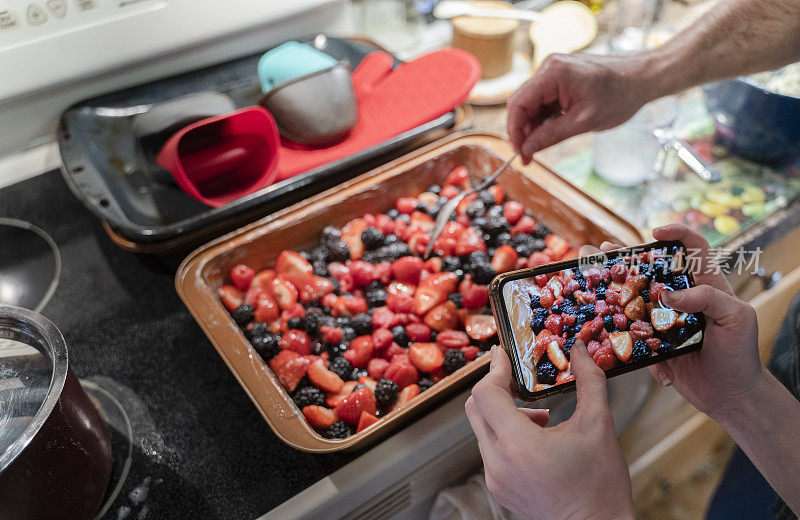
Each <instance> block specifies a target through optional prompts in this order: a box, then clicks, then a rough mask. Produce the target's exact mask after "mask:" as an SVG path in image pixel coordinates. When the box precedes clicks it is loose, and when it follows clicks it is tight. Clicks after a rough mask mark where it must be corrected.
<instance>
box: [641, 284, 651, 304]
mask: <svg viewBox="0 0 800 520" xmlns="http://www.w3.org/2000/svg"><path fill="white" fill-rule="evenodd" d="M639 296H641V297H642V299H644V302H645V303H650V289H649V288H647V287H645V288H644V289H642V290H641V291H639Z"/></svg>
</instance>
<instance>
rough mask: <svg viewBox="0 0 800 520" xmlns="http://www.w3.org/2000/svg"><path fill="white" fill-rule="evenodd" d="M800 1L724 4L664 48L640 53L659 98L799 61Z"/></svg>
mask: <svg viewBox="0 0 800 520" xmlns="http://www.w3.org/2000/svg"><path fill="white" fill-rule="evenodd" d="M798 13H800V1H798V0H724V1H722V2H720V3H719V4H718V5H716V6H715V7H713V8H712V9H711V11H709V12H708V13H706V14H705V15H704V16H703V17H701V18H700V20H698V21H697V22H696V23H695V24H693V25H692V26H691V27H688V28H687V29H685V30H684V31H683V32H681V33H680V34H678V35H676V36H675V37H674V38H673V39H672V40H670V41H669V42H667V43H666V44H665V45H664V46H662V47H660V48H658V49H654V50H651V51H647V52H645V53H643V54H642V55H641V58H642V63H641V66H642V68H643V71H649V73H648V77H649V81H650V83H651V84H652V88H653V90H652V92H653V95H652V96H651V99H656V98H658V97H661V96H665V95H668V94H674V93H676V92H680V91H682V90H685V89H687V88H689V87H692V86H695V85H701V84H703V83H709V82H711V81H717V80H720V79H724V78H729V77H733V76H742V75H747V74H753V73H755V72H761V71H765V70H772V69H776V68H779V67H782V66H784V65H786V64H789V63H792V62H795V61H798V60H800V14H798Z"/></svg>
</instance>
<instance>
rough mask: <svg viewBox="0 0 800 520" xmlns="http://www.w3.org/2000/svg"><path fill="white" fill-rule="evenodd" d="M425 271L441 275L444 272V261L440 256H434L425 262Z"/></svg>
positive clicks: (423, 267) (423, 268)
mask: <svg viewBox="0 0 800 520" xmlns="http://www.w3.org/2000/svg"><path fill="white" fill-rule="evenodd" d="M422 270H423V271H427V272H429V273H441V272H442V259H441V258H439V257H438V256H434V257H433V258H429V259H427V260H426V261H425V264H424V265H423V266H422Z"/></svg>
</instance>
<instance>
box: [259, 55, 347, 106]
mask: <svg viewBox="0 0 800 520" xmlns="http://www.w3.org/2000/svg"><path fill="white" fill-rule="evenodd" d="M334 65H336V59H334V58H333V56H330V55H328V54H325V53H324V52H322V51H319V50H317V49H315V48H314V47H312V46H311V45H306V44H305V43H299V42H286V43H284V44H282V45H279V46H278V47H275V48H274V49H272V50H270V51H268V52H266V53H265V54H264V55H263V56H262V57H261V59H260V60H259V62H258V81H259V83H261V90H262V91H263V92H264V93H265V94H266V93H267V92H269V91H270V90H272V89H273V88H274V87H275V85H277V84H279V83H282V82H284V81H288V80H290V79H294V78H298V77H300V76H305V75H306V74H311V73H313V72H317V71H320V70H323V69H328V68H330V67H333V66H334Z"/></svg>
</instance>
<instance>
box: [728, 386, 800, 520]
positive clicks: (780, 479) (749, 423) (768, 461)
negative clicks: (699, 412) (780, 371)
mask: <svg viewBox="0 0 800 520" xmlns="http://www.w3.org/2000/svg"><path fill="white" fill-rule="evenodd" d="M715 415H718V416H717V417H714V418H715V419H717V420H718V421H719V423H720V424H721V425H722V426H723V427H724V428H725V429H726V430H727V431H728V433H729V434H730V435H731V437H733V439H734V440H735V441H736V443H737V444H738V445H739V446H740V447H741V448H742V450H743V451H744V452H745V453H746V454H747V456H748V457H749V458H750V460H751V461H752V462H753V464H754V465H755V466H756V468H758V470H759V471H760V472H761V474H762V475H763V476H764V478H766V479H767V481H768V482H769V483H770V485H771V486H772V488H773V489H774V490H775V491H776V492H777V493H778V494H779V495H780V496H781V498H783V500H784V501H785V502H786V503H787V504H788V505H789V507H791V508H792V510H793V511H794V512H800V480H798V478H797V475H798V474H800V443H798V435H799V434H800V402H798V401H797V400H796V399H795V398H794V396H792V394H791V393H789V391H788V390H786V388H784V387H783V385H781V383H780V382H779V381H778V380H777V379H775V377H773V376H772V375H771V374H769V373H768V372H766V370H765V371H764V374H763V377H762V378H761V381H760V382H759V383H758V384H757V385H754V389H753V391H752V392H750V393H749V394H748V396H747V397H746V398H744V399H742V400H741V401H739V402H735V403H729V404H728V405H727V406H726V407H725V408H724V409H723V410H720V412H719V414H715Z"/></svg>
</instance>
